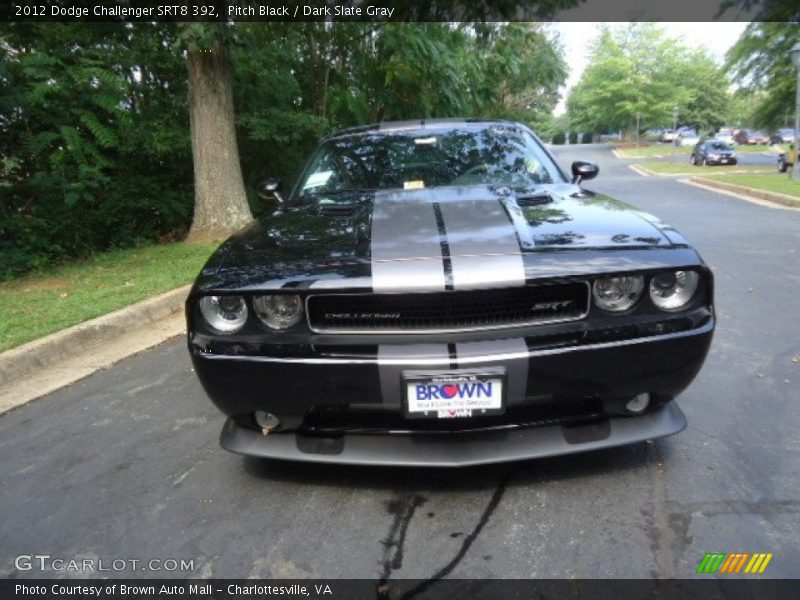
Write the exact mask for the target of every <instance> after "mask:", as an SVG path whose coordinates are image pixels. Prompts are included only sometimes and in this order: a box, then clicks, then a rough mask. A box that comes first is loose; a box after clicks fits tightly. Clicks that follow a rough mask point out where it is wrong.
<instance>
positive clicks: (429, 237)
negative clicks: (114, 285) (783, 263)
mask: <svg viewBox="0 0 800 600" xmlns="http://www.w3.org/2000/svg"><path fill="white" fill-rule="evenodd" d="M571 171H572V172H571V175H568V174H567V173H565V172H564V171H563V170H562V168H561V167H560V166H559V165H558V163H557V162H556V159H555V158H554V157H553V156H552V155H551V154H550V153H549V152H548V151H547V150H546V149H545V148H544V146H543V145H542V143H541V142H540V140H539V138H537V137H536V136H535V135H534V134H533V132H531V131H530V130H529V129H528V128H527V127H525V126H524V125H521V124H517V123H512V122H508V121H489V122H482V121H475V120H464V121H455V120H442V121H437V120H429V119H426V120H425V121H407V122H401V123H380V124H375V125H367V126H362V127H354V128H351V129H347V130H345V131H340V132H338V133H335V134H333V135H331V136H330V137H328V138H327V139H325V140H323V142H322V143H321V144H320V145H319V147H318V148H317V150H316V151H315V152H314V154H313V155H312V156H311V158H310V160H309V162H308V164H307V166H306V167H305V169H304V170H303V171H302V174H301V175H300V178H299V181H298V183H297V184H296V185H295V186H294V187H293V189H292V190H291V191H290V192H289V193H288V194H285V195H283V194H281V195H280V197H278V195H276V194H275V193H276V192H278V193H280V184H279V182H278V180H275V179H269V180H265V181H263V182H262V183H261V184H260V185H259V193H260V195H261V196H262V197H264V198H265V199H266V200H270V199H271V200H272V201H274V203H275V206H276V211H275V212H274V213H273V214H271V215H270V217H269V220H268V221H256V222H255V223H253V225H251V226H250V227H247V228H245V229H243V230H242V231H240V232H239V233H237V234H236V235H234V236H233V237H231V238H230V239H229V240H227V241H226V242H225V243H224V244H223V245H222V246H221V247H220V248H219V249H218V250H217V251H216V253H215V254H214V255H212V257H211V258H210V259H209V261H208V263H207V264H206V265H205V267H204V268H203V270H202V271H201V273H200V274H199V276H198V278H197V281H196V282H195V284H194V287H193V288H192V291H191V293H190V294H189V298H188V299H187V301H186V311H187V325H188V346H189V351H190V353H191V358H192V362H193V364H194V371H195V374H196V375H197V376H198V377H199V379H200V382H201V383H202V385H203V387H204V389H205V391H206V392H207V393H208V395H209V396H210V398H211V400H212V401H213V402H214V403H215V404H216V405H217V407H218V408H219V409H220V410H221V411H222V412H223V413H225V414H226V415H227V416H228V420H227V422H226V424H225V426H224V428H223V431H222V435H221V438H220V441H221V443H222V445H223V446H224V447H225V448H227V449H228V450H231V451H233V452H237V453H240V454H245V455H255V456H262V457H272V458H278V459H286V460H301V461H314V462H324V463H351V464H373V465H408V466H411V465H417V466H421V465H427V466H465V465H475V464H486V463H495V462H502V461H510V460H520V459H526V458H533V457H541V456H553V455H557V454H569V453H573V452H581V451H588V450H596V449H599V448H608V447H612V446H619V445H622V444H629V443H634V442H640V441H644V440H650V439H654V438H658V437H663V436H665V435H670V434H673V433H677V432H679V431H681V430H682V429H683V428H684V427H685V426H686V417H685V416H684V415H683V413H682V412H681V410H680V409H679V408H678V406H677V404H676V403H675V401H674V399H675V397H676V396H677V395H678V394H680V393H681V392H682V391H683V390H684V389H685V388H686V387H687V386H688V385H689V384H690V383H691V382H692V380H693V379H694V378H695V375H697V373H698V371H699V370H700V367H701V366H702V364H703V361H704V360H705V357H706V354H707V352H708V349H709V346H710V344H711V338H712V335H713V331H714V326H715V317H714V293H713V289H714V286H713V276H712V273H711V271H710V270H709V268H708V267H707V266H706V265H705V264H704V263H703V261H702V259H701V258H700V255H699V254H698V253H697V251H696V250H694V249H693V248H692V247H691V246H690V245H689V243H688V242H687V241H686V239H685V238H683V237H682V236H681V235H680V234H679V233H678V232H677V231H676V230H675V229H673V228H672V227H670V226H668V225H666V224H665V223H663V222H661V221H659V220H658V219H657V218H656V217H654V216H652V215H648V214H646V213H644V212H642V211H640V210H638V209H636V208H633V207H631V206H630V205H627V204H625V203H623V202H620V201H618V200H614V199H612V198H609V197H607V196H603V195H601V194H596V193H593V192H591V191H588V190H586V189H584V188H582V183H583V181H585V180H588V179H591V178H592V177H594V176H595V175H597V173H598V168H597V166H596V165H594V164H592V163H588V162H583V161H576V162H574V163H572V169H571ZM270 194H271V197H270Z"/></svg>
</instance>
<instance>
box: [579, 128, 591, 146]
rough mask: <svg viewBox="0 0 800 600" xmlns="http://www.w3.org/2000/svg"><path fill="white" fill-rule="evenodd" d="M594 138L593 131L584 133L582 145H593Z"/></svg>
mask: <svg viewBox="0 0 800 600" xmlns="http://www.w3.org/2000/svg"><path fill="white" fill-rule="evenodd" d="M592 137H593V136H592V132H591V131H586V132H584V134H583V135H582V136H581V144H591V143H592Z"/></svg>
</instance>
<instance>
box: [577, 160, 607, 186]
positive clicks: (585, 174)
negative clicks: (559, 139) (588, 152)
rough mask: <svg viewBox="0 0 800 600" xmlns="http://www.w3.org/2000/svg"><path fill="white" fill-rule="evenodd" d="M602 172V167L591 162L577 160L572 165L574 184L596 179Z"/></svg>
mask: <svg viewBox="0 0 800 600" xmlns="http://www.w3.org/2000/svg"><path fill="white" fill-rule="evenodd" d="M599 172H600V167H598V166H597V165H596V164H594V163H591V162H586V161H583V160H576V161H575V162H574V163H572V183H580V182H581V181H585V180H589V179H594V178H595V177H597V174H598V173H599Z"/></svg>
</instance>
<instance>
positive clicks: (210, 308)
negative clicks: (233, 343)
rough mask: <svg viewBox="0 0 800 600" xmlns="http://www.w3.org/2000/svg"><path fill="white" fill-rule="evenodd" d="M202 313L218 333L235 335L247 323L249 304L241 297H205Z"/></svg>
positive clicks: (201, 304)
mask: <svg viewBox="0 0 800 600" xmlns="http://www.w3.org/2000/svg"><path fill="white" fill-rule="evenodd" d="M200 313H201V314H202V315H203V318H204V319H205V320H206V322H207V323H208V324H209V325H211V327H213V328H214V329H216V330H217V331H221V332H223V333H233V332H234V331H237V330H239V329H241V328H242V325H244V322H245V321H247V304H245V301H244V298H242V297H241V296H204V297H203V298H200Z"/></svg>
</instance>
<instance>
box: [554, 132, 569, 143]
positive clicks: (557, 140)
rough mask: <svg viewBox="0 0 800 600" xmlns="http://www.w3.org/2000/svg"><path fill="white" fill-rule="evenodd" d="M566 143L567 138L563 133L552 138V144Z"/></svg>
mask: <svg viewBox="0 0 800 600" xmlns="http://www.w3.org/2000/svg"><path fill="white" fill-rule="evenodd" d="M566 141H567V136H566V135H565V134H564V132H563V131H559V132H558V133H557V134H555V135H554V136H553V144H556V145H560V144H563V143H564V142H566Z"/></svg>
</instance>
